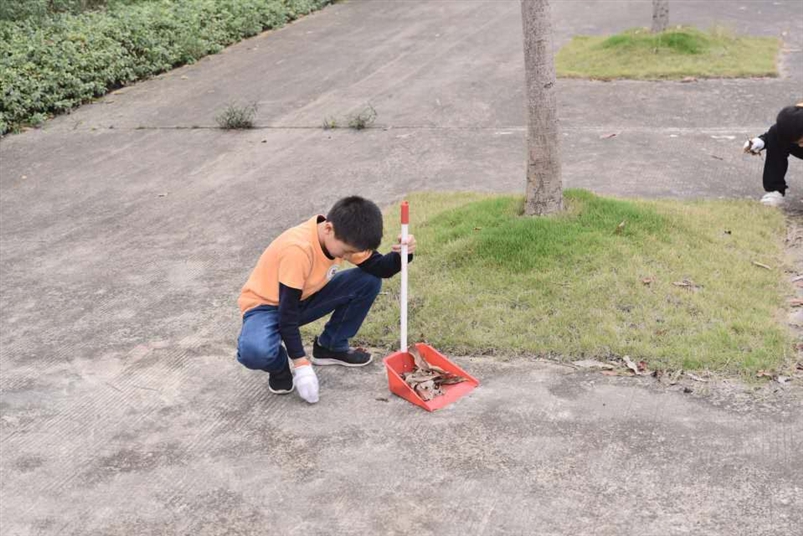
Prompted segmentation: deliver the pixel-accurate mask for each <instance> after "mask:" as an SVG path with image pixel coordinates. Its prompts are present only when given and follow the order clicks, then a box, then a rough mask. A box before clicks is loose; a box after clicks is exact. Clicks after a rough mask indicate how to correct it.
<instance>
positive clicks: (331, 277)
mask: <svg viewBox="0 0 803 536" xmlns="http://www.w3.org/2000/svg"><path fill="white" fill-rule="evenodd" d="M382 234H383V222H382V212H381V211H380V210H379V207H377V206H376V204H374V203H373V202H372V201H369V200H367V199H363V198H362V197H358V196H351V197H345V198H343V199H341V200H339V201H338V202H337V203H335V205H334V206H333V207H332V209H331V210H330V211H329V213H328V214H327V215H326V216H325V217H324V216H320V215H318V216H314V217H312V218H310V219H309V220H307V221H306V222H304V223H302V224H301V225H298V226H296V227H293V228H291V229H288V230H287V231H285V232H283V233H282V234H281V235H279V236H278V237H277V238H276V239H275V240H274V241H273V242H271V244H270V245H269V246H268V248H267V249H266V250H265V251H264V253H262V255H261V256H260V258H259V261H258V262H257V265H256V268H254V271H253V272H252V273H251V276H250V277H249V278H248V281H247V282H246V283H245V286H243V288H242V291H241V292H240V297H239V299H238V305H239V307H240V312H241V313H242V315H243V326H242V330H241V332H240V337H239V339H238V342H237V360H238V361H239V362H240V363H242V364H243V365H244V366H246V367H247V368H249V369H252V370H262V371H265V372H267V373H268V374H269V376H268V389H269V390H270V391H271V392H272V393H275V394H287V393H291V392H292V391H293V389H297V390H298V394H299V395H300V396H301V398H303V399H304V400H306V401H307V402H309V403H310V404H314V403H316V402H318V377H317V376H316V375H315V371H314V370H313V368H312V366H311V365H312V364H314V365H341V366H346V367H362V366H365V365H367V364H368V363H370V362H371V359H372V357H371V354H369V353H368V352H366V351H365V350H363V349H361V348H351V347H349V339H351V338H352V337H354V335H356V333H357V331H358V330H359V329H360V326H361V325H362V323H363V321H364V320H365V317H366V316H367V315H368V311H369V310H370V309H371V305H372V304H373V303H374V299H375V298H376V296H377V295H378V294H379V289H380V288H381V286H382V281H381V280H382V279H383V278H389V277H393V276H394V275H396V274H397V273H398V272H399V271H401V253H400V251H401V236H399V243H398V244H395V245H394V246H393V247H392V251H391V252H390V253H388V254H386V255H382V254H380V253H378V252H377V251H376V248H378V247H379V244H380V243H381V241H382ZM415 245H416V243H415V237H414V236H413V235H409V236H408V238H407V246H408V252H409V254H408V262H410V261H412V259H413V255H412V254H413V252H414V251H415ZM343 259H345V260H347V261H349V262H351V263H352V264H354V265H356V266H357V268H354V269H350V270H343V271H340V272H338V271H337V268H338V266H339V265H340V263H341V261H342V260H343ZM329 313H331V314H332V316H331V318H330V319H329V321H328V322H327V324H326V326H325V327H324V330H323V333H321V335H320V336H319V337H315V340H314V342H313V346H312V357H311V359H310V360H308V359H307V357H306V352H305V350H304V345H303V343H302V342H301V333H300V332H299V327H300V326H303V325H305V324H308V323H310V322H314V321H315V320H317V319H319V318H322V317H324V316H326V315H328V314H329ZM288 358H289V359H288ZM290 360H292V368H291V366H290ZM310 361H311V363H310Z"/></svg>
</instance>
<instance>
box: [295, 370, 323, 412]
mask: <svg viewBox="0 0 803 536" xmlns="http://www.w3.org/2000/svg"><path fill="white" fill-rule="evenodd" d="M293 381H294V382H295V385H296V389H297V390H298V394H299V396H301V398H303V399H304V400H306V401H307V402H309V403H310V404H315V403H316V402H318V376H317V375H316V374H315V371H314V370H312V365H310V364H306V365H301V366H296V367H295V368H293Z"/></svg>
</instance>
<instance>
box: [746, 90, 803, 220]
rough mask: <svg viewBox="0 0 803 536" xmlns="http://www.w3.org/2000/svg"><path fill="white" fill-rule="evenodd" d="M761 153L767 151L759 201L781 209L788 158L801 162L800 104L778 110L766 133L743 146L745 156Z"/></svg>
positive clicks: (802, 106)
mask: <svg viewBox="0 0 803 536" xmlns="http://www.w3.org/2000/svg"><path fill="white" fill-rule="evenodd" d="M763 150H766V151H767V158H766V160H765V161H764V190H765V191H766V192H767V193H766V194H764V197H762V198H761V203H763V204H765V205H769V206H780V205H781V204H783V202H784V196H785V195H786V189H787V185H786V180H785V177H786V170H787V168H788V167H789V155H790V154H791V155H792V156H796V157H797V158H800V159H803V102H800V103H798V104H796V105H795V106H787V107H786V108H784V109H783V110H781V111H780V113H778V117H777V118H776V119H775V124H774V125H772V126H771V127H770V129H769V130H768V131H767V132H765V133H764V134H762V135H761V136H758V137H757V138H753V139H751V140H748V141H746V142H745V144H744V152H746V153H750V154H755V155H758V154H761V151H763Z"/></svg>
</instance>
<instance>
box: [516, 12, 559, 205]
mask: <svg viewBox="0 0 803 536" xmlns="http://www.w3.org/2000/svg"><path fill="white" fill-rule="evenodd" d="M521 18H522V25H523V28H524V74H525V79H526V85H527V94H526V97H527V155H528V156H527V190H526V201H525V204H524V213H525V214H526V215H528V216H540V215H543V214H551V213H553V212H559V211H561V210H562V209H563V182H562V178H561V170H560V137H559V132H558V114H557V97H556V94H555V62H554V58H553V56H554V54H553V50H552V19H551V16H550V9H549V0H521Z"/></svg>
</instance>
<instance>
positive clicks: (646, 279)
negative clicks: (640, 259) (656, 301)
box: [641, 277, 655, 285]
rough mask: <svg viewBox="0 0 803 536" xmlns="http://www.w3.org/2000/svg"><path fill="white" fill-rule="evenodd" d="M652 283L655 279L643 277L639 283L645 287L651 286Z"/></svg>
mask: <svg viewBox="0 0 803 536" xmlns="http://www.w3.org/2000/svg"><path fill="white" fill-rule="evenodd" d="M654 281H655V278H653V277H645V278H644V279H642V280H641V282H642V283H643V284H645V285H651V284H652V283H653V282H654Z"/></svg>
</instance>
